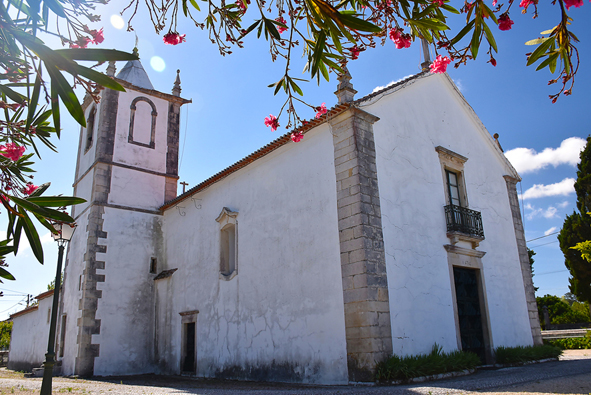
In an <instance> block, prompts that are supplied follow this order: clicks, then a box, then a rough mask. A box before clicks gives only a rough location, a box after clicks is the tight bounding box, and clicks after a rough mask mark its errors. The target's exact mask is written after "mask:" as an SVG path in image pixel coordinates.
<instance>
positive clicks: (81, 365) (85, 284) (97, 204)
mask: <svg viewBox="0 0 591 395" xmlns="http://www.w3.org/2000/svg"><path fill="white" fill-rule="evenodd" d="M102 103H103V104H102V106H101V110H100V114H99V123H98V125H99V127H98V130H97V150H96V159H97V160H99V161H104V162H107V163H111V162H112V160H113V152H114V146H115V131H116V120H117V110H118V106H119V93H118V92H116V91H113V90H110V89H105V90H104V93H103V97H102ZM111 169H112V166H111V165H109V164H106V163H101V162H97V163H96V164H95V166H94V169H93V170H92V171H93V172H94V174H93V186H92V197H91V202H90V203H91V204H90V208H89V213H88V225H87V228H86V231H87V232H88V233H87V234H88V238H87V240H86V252H85V254H84V262H83V265H84V269H83V272H82V275H83V279H84V280H83V281H82V284H81V290H82V297H81V299H80V301H79V306H78V309H79V311H80V317H79V318H78V320H77V326H78V337H77V340H76V343H77V348H78V354H77V356H76V364H75V368H74V371H75V373H76V374H77V375H79V376H92V375H93V373H94V359H95V358H96V357H98V356H99V351H100V345H99V344H93V343H92V335H97V334H99V333H100V329H101V321H100V320H97V319H96V311H97V308H98V303H99V299H100V298H101V297H102V291H100V290H98V289H97V283H99V282H104V281H105V276H104V275H102V274H97V272H96V271H97V269H104V268H105V262H104V261H97V259H96V254H97V252H98V253H105V252H106V250H107V246H106V245H99V243H98V241H99V239H106V238H107V233H106V232H104V231H103V214H104V212H105V208H104V204H105V203H107V202H108V199H109V192H110V189H111Z"/></svg>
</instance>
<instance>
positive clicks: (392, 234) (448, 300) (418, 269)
mask: <svg viewBox="0 0 591 395" xmlns="http://www.w3.org/2000/svg"><path fill="white" fill-rule="evenodd" d="M446 78H447V77H445V76H431V77H428V78H422V79H420V80H418V81H416V82H414V84H412V85H411V86H409V87H406V88H405V89H403V90H401V91H398V92H395V93H393V94H391V95H389V96H386V97H384V98H382V99H381V100H379V101H377V102H375V101H374V104H372V105H371V106H367V107H362V109H364V110H366V111H368V112H370V113H372V114H375V115H376V116H378V117H380V121H379V122H377V123H376V124H375V125H374V134H375V141H376V151H377V170H378V175H379V177H378V180H379V188H380V200H381V208H382V224H383V227H384V243H385V251H386V266H387V272H388V286H389V294H390V314H391V322H392V340H393V348H394V353H396V354H416V353H424V352H428V351H429V350H430V348H431V347H432V345H433V343H435V342H437V343H438V344H439V345H441V346H443V347H444V349H445V350H453V349H457V347H458V344H457V340H456V328H455V322H454V312H453V306H452V289H451V282H450V274H449V273H450V272H449V268H448V261H447V253H446V251H445V249H444V248H443V245H444V244H449V243H450V241H449V239H448V238H447V237H446V222H445V215H444V209H443V207H444V206H445V204H446V203H445V184H444V180H443V177H442V171H441V165H440V161H439V158H438V154H437V152H436V151H435V147H437V146H439V145H440V146H443V147H445V148H448V149H450V150H452V151H454V152H456V153H458V154H460V155H463V156H465V157H467V158H468V161H467V162H466V164H465V168H464V176H465V182H466V189H467V196H468V202H469V208H471V209H473V210H477V211H480V212H481V213H482V220H483V225H484V234H485V237H486V239H485V240H484V241H483V242H481V243H480V247H479V248H478V250H481V251H486V256H485V257H484V258H482V262H483V272H484V281H485V284H486V290H487V292H488V295H487V296H488V308H489V313H490V320H491V330H492V343H493V346H494V347H498V346H514V345H525V344H532V337H531V331H530V328H529V321H528V315H527V309H526V303H525V294H524V286H523V282H522V280H521V269H520V265H519V257H518V252H517V246H516V242H515V232H514V229H513V223H512V217H511V210H510V206H509V201H508V197H507V187H506V185H505V180H504V179H503V175H505V174H509V169H507V167H506V165H505V164H504V163H503V162H502V160H501V158H499V157H498V155H497V154H496V153H495V152H494V147H493V146H492V139H490V136H488V131H486V130H484V133H486V134H487V136H483V134H482V132H481V131H479V129H478V128H479V127H480V126H479V123H478V121H477V120H476V119H474V118H473V117H472V115H471V114H470V112H469V111H467V110H466V109H465V108H463V107H462V102H461V98H460V97H459V96H456V94H455V92H453V89H454V88H453V87H452V86H451V84H450V83H449V82H448V81H446Z"/></svg>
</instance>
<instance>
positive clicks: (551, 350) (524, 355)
mask: <svg viewBox="0 0 591 395" xmlns="http://www.w3.org/2000/svg"><path fill="white" fill-rule="evenodd" d="M561 354H562V350H561V349H560V348H558V347H555V346H552V345H548V344H545V345H543V346H525V347H524V346H517V347H498V348H497V349H495V355H496V358H497V363H500V364H511V365H513V364H517V365H520V364H523V363H525V362H529V361H539V360H540V359H547V358H558V357H559V356H560V355H561Z"/></svg>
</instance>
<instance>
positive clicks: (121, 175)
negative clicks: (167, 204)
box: [109, 166, 165, 210]
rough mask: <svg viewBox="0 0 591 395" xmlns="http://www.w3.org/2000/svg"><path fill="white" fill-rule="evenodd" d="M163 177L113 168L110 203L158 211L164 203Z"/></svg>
mask: <svg viewBox="0 0 591 395" xmlns="http://www.w3.org/2000/svg"><path fill="white" fill-rule="evenodd" d="M164 183H165V179H164V177H163V176H158V175H154V174H149V173H142V172H139V171H137V170H130V169H125V168H121V167H117V166H113V168H112V169H111V190H110V192H109V203H112V204H116V205H123V206H126V207H136V208H143V209H150V210H157V209H158V208H159V207H160V206H162V204H163V203H164Z"/></svg>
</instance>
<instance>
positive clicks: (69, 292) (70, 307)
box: [56, 210, 88, 375]
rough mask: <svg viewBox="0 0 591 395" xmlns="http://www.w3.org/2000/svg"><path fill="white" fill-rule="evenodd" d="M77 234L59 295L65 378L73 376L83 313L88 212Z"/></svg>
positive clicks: (75, 233) (69, 254) (81, 219)
mask: <svg viewBox="0 0 591 395" xmlns="http://www.w3.org/2000/svg"><path fill="white" fill-rule="evenodd" d="M76 223H77V226H76V230H75V231H74V234H73V236H72V240H71V241H70V243H68V250H67V258H66V260H65V267H64V284H63V286H62V292H61V295H60V299H61V304H62V308H61V311H60V316H59V317H58V335H57V340H58V341H57V342H56V344H57V349H59V347H61V344H59V343H60V340H61V332H62V331H63V330H64V328H62V327H61V323H62V316H63V314H66V316H67V318H66V328H65V331H66V333H65V348H64V356H63V357H59V354H57V355H58V359H59V360H61V361H62V372H63V374H65V375H72V374H74V368H75V360H76V356H77V353H78V347H77V344H78V342H77V338H78V325H77V321H78V318H80V316H81V313H80V310H79V306H80V299H81V298H82V291H81V290H80V288H79V285H80V281H81V276H82V275H83V273H82V272H83V269H84V262H83V259H84V258H83V257H84V253H85V252H86V248H87V243H86V240H87V239H88V230H87V225H88V210H87V211H86V212H85V213H84V214H82V215H80V216H78V217H77V219H76Z"/></svg>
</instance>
